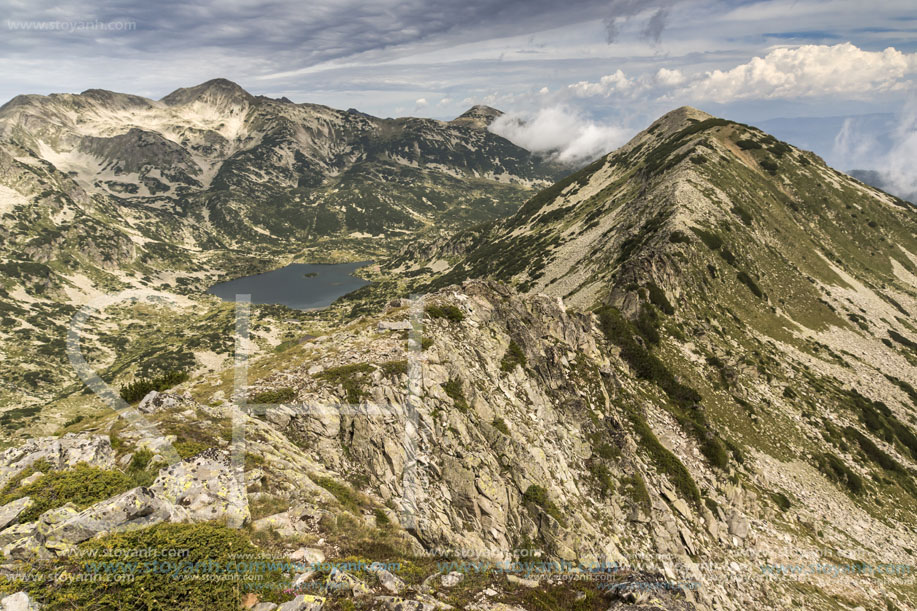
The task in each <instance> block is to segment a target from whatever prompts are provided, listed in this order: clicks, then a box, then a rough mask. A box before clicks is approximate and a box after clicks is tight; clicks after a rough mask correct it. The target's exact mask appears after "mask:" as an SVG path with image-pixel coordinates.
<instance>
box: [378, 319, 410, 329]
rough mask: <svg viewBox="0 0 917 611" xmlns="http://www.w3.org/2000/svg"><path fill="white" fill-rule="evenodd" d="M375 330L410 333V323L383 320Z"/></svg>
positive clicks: (407, 321)
mask: <svg viewBox="0 0 917 611" xmlns="http://www.w3.org/2000/svg"><path fill="white" fill-rule="evenodd" d="M377 329H378V330H379V331H410V330H411V321H410V320H396V321H391V320H383V321H381V322H380V323H379V325H378V327H377Z"/></svg>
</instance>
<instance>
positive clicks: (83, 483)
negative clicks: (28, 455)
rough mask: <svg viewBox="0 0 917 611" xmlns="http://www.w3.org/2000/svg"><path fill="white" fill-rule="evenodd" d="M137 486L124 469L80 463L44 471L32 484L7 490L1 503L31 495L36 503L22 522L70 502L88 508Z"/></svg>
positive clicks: (29, 520) (24, 513)
mask: <svg viewBox="0 0 917 611" xmlns="http://www.w3.org/2000/svg"><path fill="white" fill-rule="evenodd" d="M137 485H138V484H136V483H135V481H134V479H133V478H131V477H130V476H129V475H127V474H126V473H122V472H121V471H109V470H106V469H100V468H98V467H91V466H89V465H87V464H86V463H80V464H78V465H77V466H75V467H73V468H72V469H67V470H65V471H51V472H50V473H45V474H44V475H42V476H41V477H39V478H38V479H37V480H35V481H34V482H32V483H31V484H28V485H26V486H21V485H20V486H18V487H17V488H15V489H12V490H9V491H7V492H6V494H4V495H3V497H2V498H0V505H5V504H6V503H9V502H11V501H15V500H16V499H21V498H22V497H26V496H27V497H29V498H31V499H32V503H33V505H32V506H31V507H30V508H29V509H27V510H26V511H25V512H23V513H22V515H21V516H19V521H20V522H31V521H32V520H35V519H37V518H38V516H40V515H41V514H43V513H44V512H46V511H48V510H49V509H57V508H58V507H62V506H63V505H66V504H67V503H73V504H74V505H76V506H77V507H78V508H79V509H85V508H86V507H89V506H90V505H93V504H95V503H98V502H99V501H104V500H105V499H107V498H110V497H113V496H115V495H118V494H121V493H122V492H125V491H127V490H130V489H131V488H134V487H136V486H137Z"/></svg>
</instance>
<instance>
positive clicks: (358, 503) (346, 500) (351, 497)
mask: <svg viewBox="0 0 917 611" xmlns="http://www.w3.org/2000/svg"><path fill="white" fill-rule="evenodd" d="M310 477H311V479H312V481H313V482H315V483H316V484H318V485H319V486H321V487H322V488H324V489H325V490H327V491H328V492H330V493H331V494H332V496H334V498H336V499H337V501H338V503H340V504H341V506H342V507H344V509H346V510H347V511H349V512H351V513H353V514H359V513H360V509H361V508H362V507H363V506H364V505H366V499H365V498H364V497H363V495H361V494H360V493H359V492H357V491H355V490H354V489H353V488H351V487H350V486H348V485H347V484H342V483H341V482H339V481H337V480H335V479H332V478H330V477H322V476H315V477H312V476H310Z"/></svg>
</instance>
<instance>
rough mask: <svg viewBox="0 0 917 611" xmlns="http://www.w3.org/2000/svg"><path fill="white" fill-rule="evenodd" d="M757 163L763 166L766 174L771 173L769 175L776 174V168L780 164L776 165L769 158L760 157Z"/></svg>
mask: <svg viewBox="0 0 917 611" xmlns="http://www.w3.org/2000/svg"><path fill="white" fill-rule="evenodd" d="M758 165H760V166H761V167H762V168H764V170H766V171H767V173H768V174H771V175H774V174H776V173H777V170H778V169H779V167H780V166H778V165H777V164H776V163H774V162H773V161H771V160H770V159H762V160H761V161H759V162H758Z"/></svg>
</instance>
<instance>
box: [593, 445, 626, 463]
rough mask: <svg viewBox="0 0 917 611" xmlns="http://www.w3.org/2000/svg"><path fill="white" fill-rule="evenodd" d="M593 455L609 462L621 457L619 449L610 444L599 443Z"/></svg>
mask: <svg viewBox="0 0 917 611" xmlns="http://www.w3.org/2000/svg"><path fill="white" fill-rule="evenodd" d="M595 453H596V454H598V455H599V457H601V458H604V459H605V460H611V459H613V458H618V457H620V456H621V448H619V447H618V446H615V445H612V444H610V443H600V444H598V445H597V446H596V448H595Z"/></svg>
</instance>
